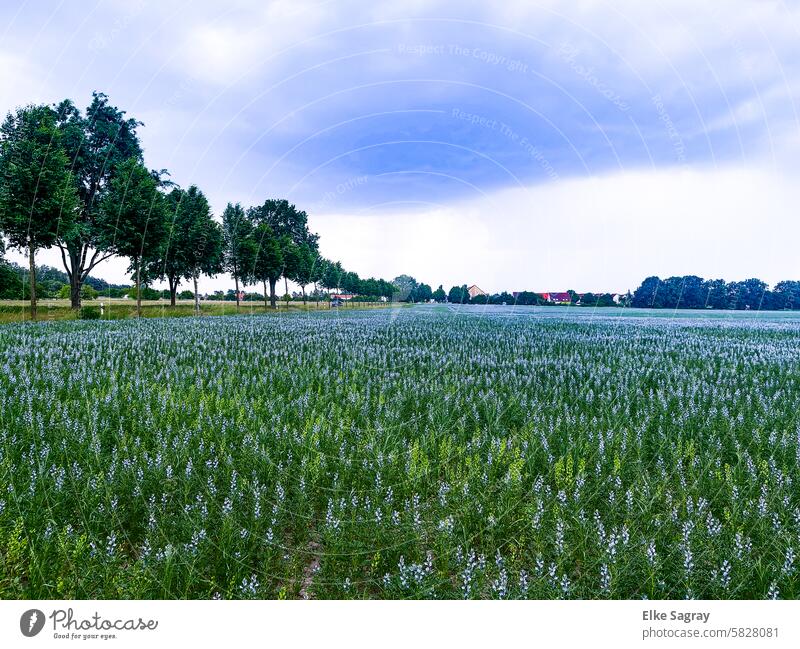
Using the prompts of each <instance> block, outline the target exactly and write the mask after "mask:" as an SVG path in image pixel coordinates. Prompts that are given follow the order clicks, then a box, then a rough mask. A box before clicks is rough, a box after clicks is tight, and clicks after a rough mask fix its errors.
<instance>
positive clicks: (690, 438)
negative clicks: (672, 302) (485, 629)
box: [0, 306, 800, 598]
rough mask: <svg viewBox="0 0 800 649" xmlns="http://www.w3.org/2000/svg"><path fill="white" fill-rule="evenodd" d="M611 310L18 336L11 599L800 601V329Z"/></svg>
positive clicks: (6, 428) (10, 342)
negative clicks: (611, 312) (798, 555)
mask: <svg viewBox="0 0 800 649" xmlns="http://www.w3.org/2000/svg"><path fill="white" fill-rule="evenodd" d="M600 313H601V312H599V311H598V312H592V311H588V310H584V311H581V310H563V311H562V310H547V309H544V310H542V309H540V310H536V311H535V310H525V309H522V308H512V307H497V308H490V309H484V308H478V307H463V308H457V307H452V308H448V307H434V306H430V307H427V306H426V307H417V308H408V309H397V310H394V309H384V310H380V311H363V312H362V311H356V310H353V311H349V312H341V313H337V312H324V313H307V314H303V313H299V314H283V315H280V316H277V315H265V316H247V317H219V318H186V319H164V320H162V319H147V320H140V321H113V322H80V321H76V322H57V323H48V324H41V325H31V324H16V325H8V326H4V327H2V328H0V597H3V598H298V597H309V598H765V597H781V598H796V597H798V596H799V595H800V583H799V582H798V572H797V568H798V560H797V558H796V556H795V555H796V552H797V550H798V548H800V488H798V487H800V319H794V318H786V317H780V318H769V317H766V316H762V317H753V316H752V315H751V314H748V316H747V317H745V316H742V317H731V318H717V319H711V318H705V317H702V314H700V315H697V317H683V316H681V317H651V315H649V314H647V313H639V314H636V315H637V317H621V316H620V315H619V313H620V312H619V311H615V313H616V314H617V315H615V317H607V316H605V315H600ZM631 315H634V314H633V313H632V314H631Z"/></svg>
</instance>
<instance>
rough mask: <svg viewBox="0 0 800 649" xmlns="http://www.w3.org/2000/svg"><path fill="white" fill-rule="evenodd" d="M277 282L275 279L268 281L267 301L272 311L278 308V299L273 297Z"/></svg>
mask: <svg viewBox="0 0 800 649" xmlns="http://www.w3.org/2000/svg"><path fill="white" fill-rule="evenodd" d="M277 281H278V280H277V278H276V279H270V280H269V301H270V304H271V305H272V308H273V309H277V308H278V298H277V296H276V295H275V284H276V283H277Z"/></svg>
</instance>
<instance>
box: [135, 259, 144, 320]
mask: <svg viewBox="0 0 800 649" xmlns="http://www.w3.org/2000/svg"><path fill="white" fill-rule="evenodd" d="M133 263H134V265H135V266H136V317H137V318H141V317H142V283H141V278H140V274H139V266H140V264H139V258H138V257H136V258H135V259H134V260H133Z"/></svg>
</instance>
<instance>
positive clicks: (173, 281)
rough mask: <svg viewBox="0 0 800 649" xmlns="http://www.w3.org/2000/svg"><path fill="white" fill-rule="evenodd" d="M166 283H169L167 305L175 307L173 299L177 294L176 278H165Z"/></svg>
mask: <svg viewBox="0 0 800 649" xmlns="http://www.w3.org/2000/svg"><path fill="white" fill-rule="evenodd" d="M167 281H168V282H169V305H170V306H175V297H176V293H177V292H178V278H177V277H167Z"/></svg>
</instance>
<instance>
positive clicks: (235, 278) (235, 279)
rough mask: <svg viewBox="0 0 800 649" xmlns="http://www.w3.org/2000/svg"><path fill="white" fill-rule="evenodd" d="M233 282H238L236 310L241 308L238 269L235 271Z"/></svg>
mask: <svg viewBox="0 0 800 649" xmlns="http://www.w3.org/2000/svg"><path fill="white" fill-rule="evenodd" d="M233 281H234V282H236V308H237V310H238V308H239V275H238V274H237V273H236V269H235V268H234V270H233Z"/></svg>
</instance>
